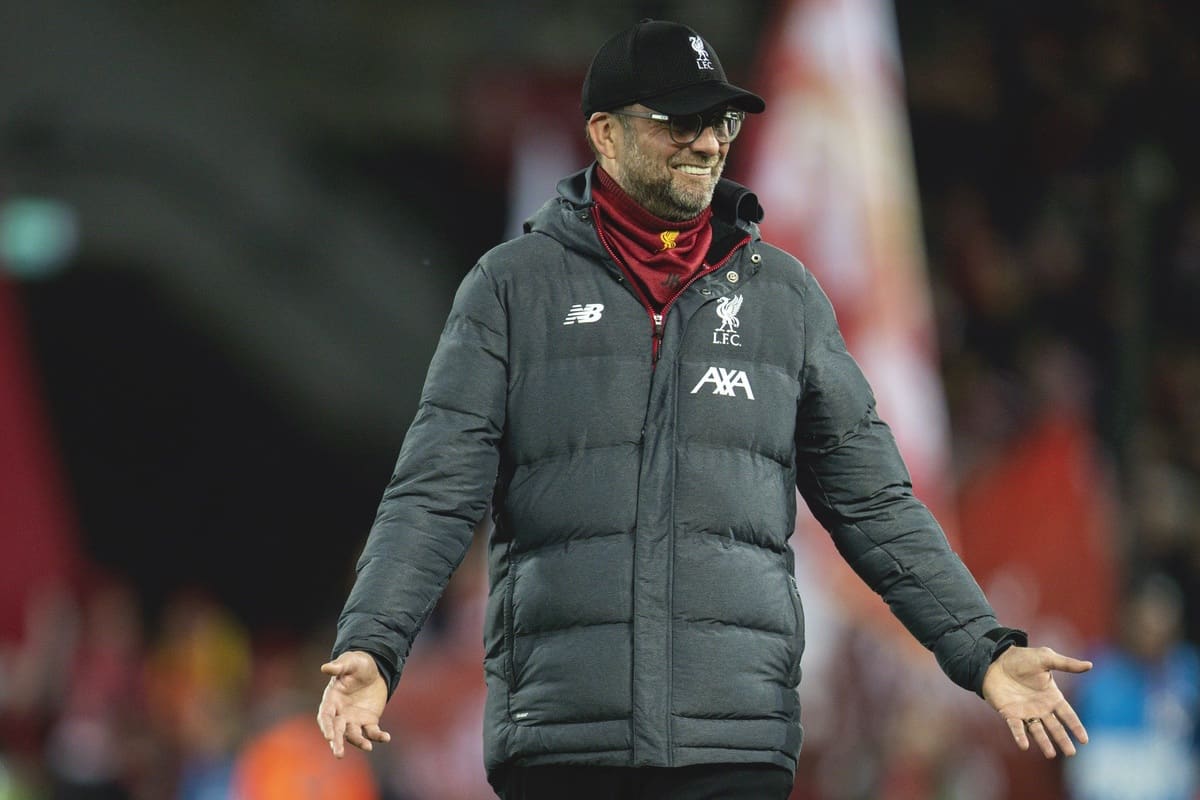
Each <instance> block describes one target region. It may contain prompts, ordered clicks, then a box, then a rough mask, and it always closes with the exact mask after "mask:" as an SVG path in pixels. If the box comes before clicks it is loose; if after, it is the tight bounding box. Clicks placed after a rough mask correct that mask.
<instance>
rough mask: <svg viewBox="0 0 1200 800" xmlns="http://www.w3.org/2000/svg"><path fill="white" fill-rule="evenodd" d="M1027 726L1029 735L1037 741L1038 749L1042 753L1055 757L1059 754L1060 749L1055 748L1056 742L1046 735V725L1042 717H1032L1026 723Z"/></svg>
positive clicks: (1047, 756) (1048, 756)
mask: <svg viewBox="0 0 1200 800" xmlns="http://www.w3.org/2000/svg"><path fill="white" fill-rule="evenodd" d="M1025 728H1026V729H1027V730H1028V731H1029V736H1030V737H1031V738H1032V739H1033V741H1034V742H1036V743H1037V746H1038V749H1040V750H1041V751H1042V755H1044V756H1045V757H1046V758H1054V756H1056V755H1058V751H1057V750H1055V749H1054V744H1053V743H1052V742H1051V741H1050V737H1049V736H1047V735H1046V726H1045V725H1044V724H1042V721H1041V720H1040V719H1031V720H1029V721H1028V722H1026V723H1025Z"/></svg>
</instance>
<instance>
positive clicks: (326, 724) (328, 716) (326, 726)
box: [317, 702, 333, 742]
mask: <svg viewBox="0 0 1200 800" xmlns="http://www.w3.org/2000/svg"><path fill="white" fill-rule="evenodd" d="M317 727H318V728H320V729H321V735H322V736H324V737H325V741H327V742H330V741H333V710H332V709H330V708H327V707H326V705H325V703H324V702H322V703H321V706H320V708H318V709H317Z"/></svg>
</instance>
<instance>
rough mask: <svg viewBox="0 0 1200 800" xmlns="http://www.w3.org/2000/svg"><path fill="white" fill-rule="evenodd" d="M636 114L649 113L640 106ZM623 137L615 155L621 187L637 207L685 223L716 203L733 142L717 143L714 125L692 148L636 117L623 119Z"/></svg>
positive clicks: (662, 127)
mask: <svg viewBox="0 0 1200 800" xmlns="http://www.w3.org/2000/svg"><path fill="white" fill-rule="evenodd" d="M632 108H633V110H635V111H639V112H646V111H649V109H647V108H646V107H645V106H641V105H636V106H633V107H632ZM620 120H621V123H622V124H621V126H620V127H621V129H622V131H621V134H620V136H619V137H618V138H619V146H618V149H617V156H616V159H615V161H616V169H617V173H618V174H615V175H613V177H614V178H615V179H616V181H617V183H619V184H620V185H621V188H623V189H624V190H625V192H626V193H627V194H628V195H629V196H630V197H631V198H633V199H634V200H635V201H636V202H637V203H638V205H640V206H641V207H642V208H644V209H646V210H647V211H649V212H650V213H651V214H654V215H655V216H656V217H660V218H662V219H665V220H671V221H672V222H680V221H683V220H688V219H691V218H693V217H695V216H696V215H697V214H699V213H700V212H701V211H703V210H704V209H706V208H708V206H709V204H710V203H712V197H713V191H714V190H715V189H716V188H717V181H718V180H719V179H720V177H721V171H722V170H724V169H725V157H726V155H728V153H729V143H728V142H726V143H725V144H721V143H720V142H718V141H717V137H716V134H714V133H713V130H712V127H711V126H710V127H707V128H705V129H704V131H703V132H702V133H701V134H700V138H698V139H696V141H694V142H692V143H691V144H687V145H681V144H675V142H673V141H671V134H670V131H669V130H668V129H667V126H666V125H665V124H664V123H661V122H656V121H654V120H648V119H641V118H636V117H620Z"/></svg>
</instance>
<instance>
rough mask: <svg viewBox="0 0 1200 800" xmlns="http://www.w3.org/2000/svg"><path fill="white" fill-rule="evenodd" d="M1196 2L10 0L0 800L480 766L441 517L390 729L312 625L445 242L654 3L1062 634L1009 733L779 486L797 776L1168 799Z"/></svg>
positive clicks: (1, 358)
mask: <svg viewBox="0 0 1200 800" xmlns="http://www.w3.org/2000/svg"><path fill="white" fill-rule="evenodd" d="M1198 9H1200V7H1197V6H1196V5H1195V4H1194V3H1190V2H1185V1H1184V0H1178V1H1177V2H1173V1H1170V0H1062V1H1061V2H1054V3H1012V2H999V0H984V1H982V2H975V3H970V4H967V3H961V4H948V3H938V2H934V1H933V0H899V1H898V2H896V3H895V4H894V5H893V4H892V3H889V2H886V0H790V1H789V0H777V1H776V2H765V1H750V0H746V1H744V2H737V3H734V2H718V3H714V2H702V0H677V1H676V2H667V1H666V0H664V1H662V2H613V3H608V4H603V3H594V2H591V3H585V2H575V1H574V0H569V1H568V0H560V2H557V3H553V4H549V3H538V2H532V0H530V1H528V2H520V1H519V0H508V1H507V2H482V0H479V1H477V2H458V3H417V2H409V0H399V2H395V1H394V2H381V1H380V0H353V1H352V2H344V3H339V4H327V3H316V2H297V0H288V1H287V2H281V1H280V0H264V1H263V2H258V3H241V2H230V1H229V0H204V2H193V1H191V0H188V1H181V2H175V3H154V2H145V1H144V0H106V1H105V2H85V1H84V0H39V1H38V2H36V3H21V2H15V1H14V0H0V798H2V799H3V800H16V799H17V798H187V799H188V800H201V799H203V800H208V799H209V798H224V797H241V798H285V797H286V798H317V797H321V798H325V797H330V798H332V797H337V798H387V799H389V800H442V799H447V800H448V799H450V798H455V799H466V798H485V797H489V796H491V794H490V792H489V791H488V789H487V787H486V783H485V781H484V776H483V769H482V754H481V744H480V729H481V724H482V710H481V707H482V694H483V684H482V671H481V666H480V662H481V659H482V645H481V634H480V630H481V625H482V622H481V616H482V614H481V602H482V598H483V597H484V595H485V593H486V578H485V574H484V571H485V567H484V563H483V560H482V559H481V558H480V552H479V547H478V546H476V547H475V548H473V550H472V552H471V554H470V555H469V557H468V559H467V561H466V562H464V564H463V566H462V568H461V569H460V570H459V572H458V573H457V574H456V576H455V578H454V579H453V581H452V582H451V585H450V587H449V588H448V590H447V592H446V595H445V597H444V598H443V600H442V602H441V604H440V605H439V607H438V609H437V611H436V612H435V615H434V617H433V619H432V620H431V622H430V623H429V625H428V626H427V629H426V630H425V632H424V633H423V634H422V638H421V639H420V640H418V644H417V647H416V649H415V651H414V654H413V657H412V659H411V661H410V662H409V665H408V667H407V669H406V672H405V675H404V679H403V681H402V682H401V685H400V688H399V690H398V692H397V695H396V697H395V698H394V699H393V701H392V703H391V704H390V705H389V708H388V712H387V713H388V718H387V725H386V726H385V727H388V728H389V729H390V730H391V731H392V733H393V736H394V741H393V742H392V744H391V745H389V746H387V747H383V748H380V749H379V750H378V751H377V752H376V753H375V754H373V755H372V756H370V757H366V756H362V755H361V754H357V753H356V754H353V756H352V757H348V758H347V759H346V760H345V761H343V762H336V761H334V760H333V759H332V758H331V757H329V754H328V750H327V748H326V747H325V745H324V743H323V741H322V740H321V739H320V735H319V733H318V731H317V729H316V726H315V723H314V721H313V720H314V711H315V708H316V704H317V702H318V699H319V696H320V691H321V687H322V685H323V683H324V681H323V680H322V676H321V675H320V674H319V673H318V672H317V667H318V666H319V664H320V663H321V662H322V661H323V660H325V658H326V657H327V655H328V650H329V647H330V646H331V644H332V641H333V634H334V624H335V621H336V616H337V613H338V612H339V610H340V608H341V604H342V601H343V599H344V597H345V594H346V592H347V590H348V588H349V585H350V583H351V581H352V579H353V565H354V560H355V559H356V557H357V555H358V552H359V551H360V549H361V547H362V544H363V540H364V537H365V535H366V532H367V529H368V528H369V526H370V523H371V521H372V519H373V516H374V511H375V505H376V502H377V501H378V498H379V495H380V493H381V491H382V489H383V486H384V484H385V483H386V481H387V478H388V476H389V474H390V471H391V466H392V462H393V461H394V458H395V455H396V453H397V451H398V449H399V445H400V442H401V440H402V438H403V435H404V431H405V430H406V428H407V426H408V423H409V421H410V420H411V417H412V414H413V412H414V410H415V407H416V401H417V397H418V394H419V391H420V386H421V383H422V380H423V376H424V370H425V366H426V364H427V362H428V359H429V357H430V355H431V353H432V349H433V347H434V345H435V343H436V340H437V336H438V333H439V331H440V329H441V325H442V321H443V319H444V316H445V313H446V311H447V310H448V308H449V303H450V300H451V297H452V295H453V291H454V288H455V286H456V285H457V283H458V281H459V280H460V279H461V277H462V276H463V275H464V274H465V273H466V271H467V270H468V269H469V268H470V267H471V266H472V264H473V263H474V261H475V259H476V258H478V256H479V255H480V254H481V253H482V252H484V251H486V250H487V249H488V248H490V247H492V246H494V245H495V244H497V243H499V242H501V241H503V240H505V239H506V238H509V237H511V236H513V235H515V234H516V233H517V232H518V231H519V229H520V221H521V220H522V219H523V218H524V217H525V216H526V215H527V214H528V213H530V212H532V211H533V210H534V209H536V208H537V206H539V205H540V204H541V202H542V201H543V200H544V199H546V198H547V197H549V196H550V194H551V193H552V192H553V184H554V182H555V180H556V179H557V178H558V177H560V176H561V175H564V174H566V173H568V172H571V171H574V170H575V169H578V168H580V167H582V166H584V165H586V164H587V163H588V155H587V150H586V147H585V146H584V142H583V137H582V125H581V121H582V119H581V114H580V112H579V86H580V83H581V81H582V77H583V73H584V71H585V70H586V68H587V64H588V62H589V61H590V58H591V55H592V54H593V53H594V52H595V50H596V49H597V48H598V47H599V45H600V44H601V43H602V42H603V41H604V39H606V38H607V37H608V36H609V35H611V34H612V33H614V32H616V31H618V30H620V29H622V28H624V27H626V26H627V25H629V24H631V23H632V22H635V21H636V20H638V19H640V18H643V17H658V18H668V19H676V20H679V21H682V22H685V23H688V24H690V25H692V26H693V27H694V28H696V29H698V30H699V31H701V32H702V33H703V34H704V35H705V36H706V38H708V39H709V40H710V41H711V42H712V44H713V45H714V47H715V49H716V50H717V52H718V54H719V56H720V59H721V60H722V62H723V64H724V66H725V69H726V71H727V72H728V73H729V75H730V78H731V79H732V80H733V81H734V82H737V83H740V84H742V85H746V86H748V87H749V88H751V89H753V90H755V91H757V92H759V93H761V94H762V95H763V96H764V97H765V99H766V101H767V106H768V111H767V113H766V114H765V115H763V116H762V117H756V118H753V119H751V120H750V121H749V122H748V124H747V126H746V131H745V133H744V134H743V136H742V138H741V139H739V141H738V142H737V143H736V144H735V146H734V147H733V149H732V151H731V155H730V163H729V166H728V169H727V174H728V175H729V176H730V177H733V178H735V179H737V180H740V181H742V182H744V183H747V184H748V185H750V186H751V187H752V188H754V189H755V190H756V191H757V192H758V193H759V195H760V198H761V200H762V203H763V206H764V207H765V209H766V219H765V221H764V224H763V230H764V234H765V236H766V237H767V238H769V239H771V240H772V241H775V242H776V243H778V244H780V245H782V246H784V247H786V248H787V249H789V250H791V251H792V252H793V253H795V254H796V255H797V256H798V257H799V258H800V259H801V260H803V261H804V262H805V263H806V264H807V265H808V267H809V268H810V269H811V270H812V271H813V272H814V273H815V274H816V275H817V276H818V278H819V279H820V280H821V282H822V284H823V285H824V286H825V288H826V289H827V291H828V292H829V294H830V295H831V297H832V298H833V300H834V303H835V306H836V307H837V309H838V314H839V318H840V320H841V322H842V325H843V328H844V330H845V332H846V335H847V339H848V341H849V344H850V348H851V351H852V352H853V353H854V354H855V356H856V358H858V359H859V361H860V362H861V363H862V364H863V366H864V369H865V370H866V371H867V373H868V375H869V377H870V378H871V380H872V383H873V384H874V385H875V387H876V391H877V394H878V395H879V397H880V405H881V408H882V410H883V413H884V416H885V417H886V418H887V419H888V420H889V421H890V422H891V423H892V424H893V427H894V428H895V429H896V432H897V436H898V439H899V440H900V443H901V446H902V449H903V450H904V453H905V457H906V459H907V461H908V462H909V464H910V467H911V468H912V471H913V475H914V481H915V484H916V487H917V491H918V494H919V495H920V496H922V497H923V498H925V499H926V500H927V501H928V502H929V503H930V505H931V506H932V507H933V508H934V509H935V510H936V511H937V513H938V515H939V518H940V519H942V520H943V522H944V524H945V527H946V529H947V533H948V535H949V536H950V537H951V539H952V540H953V541H954V543H955V545H956V547H957V548H958V549H959V551H960V552H961V553H962V554H963V557H964V560H965V561H966V562H967V564H968V566H970V567H971V569H972V570H973V571H974V572H975V574H976V575H977V576H978V578H979V580H980V582H981V584H982V585H983V586H984V588H985V590H986V591H987V592H988V595H989V598H990V599H991V600H992V602H993V604H994V605H995V606H996V607H997V610H998V612H999V613H1000V616H1001V619H1002V620H1003V621H1004V622H1006V623H1007V624H1010V625H1016V626H1020V627H1024V628H1027V629H1028V630H1029V631H1030V633H1031V634H1032V637H1033V638H1034V639H1035V640H1036V641H1037V642H1039V643H1043V644H1049V645H1051V646H1053V647H1055V648H1056V649H1059V650H1062V651H1064V652H1069V653H1071V654H1073V655H1079V656H1084V657H1090V658H1094V659H1095V660H1096V665H1097V666H1096V669H1095V670H1094V671H1093V672H1092V673H1091V674H1089V675H1088V676H1086V677H1084V678H1082V679H1075V680H1070V681H1064V682H1063V684H1064V688H1065V690H1066V691H1067V692H1068V693H1069V695H1070V696H1071V698H1072V700H1073V702H1074V703H1075V707H1076V709H1077V710H1078V711H1079V712H1080V714H1081V716H1082V717H1083V719H1084V722H1085V724H1087V726H1088V728H1089V732H1090V733H1091V737H1092V742H1091V744H1089V745H1088V746H1087V747H1085V748H1083V752H1082V753H1081V755H1080V756H1079V757H1077V758H1075V759H1073V760H1071V761H1070V763H1069V764H1065V765H1064V763H1063V761H1062V760H1057V761H1054V762H1045V761H1044V760H1043V759H1042V758H1041V757H1040V756H1038V755H1035V754H1033V753H1019V752H1018V751H1016V749H1015V748H1014V747H1013V746H1012V743H1011V741H1010V740H1008V734H1007V731H1006V729H1005V728H1004V726H1003V725H1002V724H1001V723H1000V721H999V720H998V719H997V718H996V717H995V715H994V714H993V713H992V712H990V711H989V710H988V709H987V708H986V706H985V705H984V704H983V703H981V702H980V701H979V700H978V699H977V698H975V697H974V696H972V695H971V694H969V693H967V692H963V691H962V690H960V689H958V688H956V687H953V686H950V685H949V684H948V682H947V681H946V680H945V679H944V677H942V675H941V674H940V672H939V671H938V670H937V668H936V665H935V664H934V662H933V659H932V658H931V657H930V656H929V655H928V654H927V653H925V652H924V651H921V650H920V649H919V648H917V647H915V646H914V645H913V644H912V643H911V642H910V641H909V640H908V639H907V637H906V635H905V634H903V633H902V632H899V631H898V626H897V625H896V624H895V623H894V622H892V621H891V620H890V618H888V617H887V615H886V612H885V611H884V610H883V609H882V606H881V604H879V603H878V601H877V600H875V599H873V598H867V597H864V596H863V595H864V592H863V591H862V590H861V589H860V588H858V587H857V585H856V582H855V579H853V577H852V576H849V573H848V571H847V570H846V569H845V568H844V567H842V566H840V565H839V562H837V559H836V556H835V555H833V551H832V549H831V548H830V547H829V545H828V542H827V541H825V539H824V537H823V534H822V533H821V532H819V531H818V530H815V529H814V526H813V524H812V523H811V522H808V521H805V522H802V523H801V524H800V525H799V526H798V528H799V529H798V531H797V534H796V536H795V537H793V538H794V543H795V544H794V546H795V548H796V550H797V552H798V555H799V566H798V573H799V579H800V585H801V587H802V593H803V595H804V600H805V603H806V610H807V612H808V617H809V633H808V641H809V646H808V650H807V652H806V655H805V659H806V663H805V682H804V685H803V687H802V700H803V703H804V705H805V716H804V721H805V728H806V740H805V750H804V753H803V754H802V757H801V763H800V767H799V770H798V772H797V780H796V790H795V793H794V797H795V798H802V799H803V800H859V799H860V798H861V799H865V798H887V799H888V800H926V799H927V800H934V799H935V798H936V799H937V800H949V799H951V798H955V799H957V798H963V799H966V798H970V799H971V800H991V799H992V798H997V799H998V798H1068V797H1069V798H1130V799H1133V798H1136V799H1137V800H1157V799H1158V798H1163V799H1164V800H1165V799H1166V798H1172V799H1174V798H1187V799H1188V800H1192V798H1195V797H1196V796H1197V786H1198V784H1197V781H1196V775H1195V771H1196V764H1197V759H1196V742H1197V726H1196V721H1197V717H1198V715H1200V659H1198V658H1197V656H1196V651H1195V650H1194V646H1195V644H1196V643H1197V642H1200V591H1198V588H1200V322H1198V321H1197V317H1198V316H1200V189H1198V188H1197V187H1200V181H1198V180H1197V179H1198V178H1200V155H1198V153H1200V148H1197V146H1196V143H1197V142H1200V114H1198V113H1197V109H1198V108H1200V10H1198ZM486 533H487V532H486V529H485V528H484V527H482V526H481V529H480V531H479V535H478V536H477V545H478V544H479V542H481V541H483V539H484V538H485V537H486Z"/></svg>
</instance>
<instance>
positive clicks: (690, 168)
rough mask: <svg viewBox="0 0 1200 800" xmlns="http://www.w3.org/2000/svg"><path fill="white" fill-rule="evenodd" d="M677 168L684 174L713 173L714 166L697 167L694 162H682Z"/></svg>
mask: <svg viewBox="0 0 1200 800" xmlns="http://www.w3.org/2000/svg"><path fill="white" fill-rule="evenodd" d="M675 169H677V170H679V171H680V172H682V173H683V174H684V175H712V171H713V168H712V167H697V166H695V165H693V164H680V165H679V166H678V167H676V168H675Z"/></svg>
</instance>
